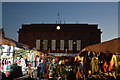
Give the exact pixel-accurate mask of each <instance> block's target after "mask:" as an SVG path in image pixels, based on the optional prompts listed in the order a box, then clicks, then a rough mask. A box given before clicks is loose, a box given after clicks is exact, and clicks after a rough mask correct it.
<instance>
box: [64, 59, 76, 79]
mask: <svg viewBox="0 0 120 80" xmlns="http://www.w3.org/2000/svg"><path fill="white" fill-rule="evenodd" d="M75 67H76V66H75V63H74V57H71V59H70V61H67V62H66V63H65V77H66V79H67V80H76V76H75V75H76V71H75Z"/></svg>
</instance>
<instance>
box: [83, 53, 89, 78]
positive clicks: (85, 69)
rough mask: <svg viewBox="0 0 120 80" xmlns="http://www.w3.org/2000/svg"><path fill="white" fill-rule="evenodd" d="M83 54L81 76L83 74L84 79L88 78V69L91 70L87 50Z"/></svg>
mask: <svg viewBox="0 0 120 80" xmlns="http://www.w3.org/2000/svg"><path fill="white" fill-rule="evenodd" d="M83 54H84V55H83V56H84V59H83V76H84V79H88V71H89V70H91V66H90V62H91V59H90V57H89V56H88V52H87V51H84V52H83Z"/></svg>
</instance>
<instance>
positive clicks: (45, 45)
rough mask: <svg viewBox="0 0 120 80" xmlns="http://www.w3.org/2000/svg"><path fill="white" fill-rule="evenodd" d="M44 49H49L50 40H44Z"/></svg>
mask: <svg viewBox="0 0 120 80" xmlns="http://www.w3.org/2000/svg"><path fill="white" fill-rule="evenodd" d="M43 43H44V44H43V50H47V48H48V40H44V41H43Z"/></svg>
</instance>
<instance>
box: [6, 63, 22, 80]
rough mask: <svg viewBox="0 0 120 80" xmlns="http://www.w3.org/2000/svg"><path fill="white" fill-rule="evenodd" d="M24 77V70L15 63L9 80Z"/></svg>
mask: <svg viewBox="0 0 120 80" xmlns="http://www.w3.org/2000/svg"><path fill="white" fill-rule="evenodd" d="M18 77H22V69H21V66H18V65H17V63H13V64H12V65H11V70H10V73H9V74H8V80H12V79H13V78H18Z"/></svg>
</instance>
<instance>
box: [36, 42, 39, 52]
mask: <svg viewBox="0 0 120 80" xmlns="http://www.w3.org/2000/svg"><path fill="white" fill-rule="evenodd" d="M36 49H38V50H40V40H36Z"/></svg>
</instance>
